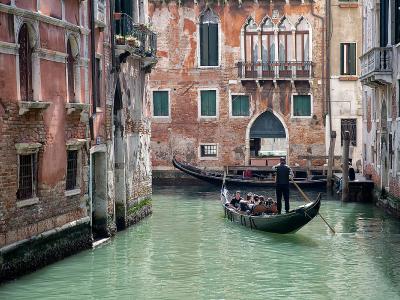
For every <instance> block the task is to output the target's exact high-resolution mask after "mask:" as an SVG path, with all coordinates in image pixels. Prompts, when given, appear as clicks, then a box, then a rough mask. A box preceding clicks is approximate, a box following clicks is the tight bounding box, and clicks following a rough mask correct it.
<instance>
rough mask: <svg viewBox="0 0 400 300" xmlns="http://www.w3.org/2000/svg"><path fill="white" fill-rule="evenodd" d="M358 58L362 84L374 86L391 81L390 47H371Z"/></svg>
mask: <svg viewBox="0 0 400 300" xmlns="http://www.w3.org/2000/svg"><path fill="white" fill-rule="evenodd" d="M360 60H361V76H360V79H361V82H362V83H363V84H365V85H368V86H371V87H375V86H378V85H385V84H390V83H392V63H393V60H392V48H389V47H385V48H384V47H376V48H372V49H371V50H369V51H368V52H367V53H365V54H364V55H362V56H361V58H360Z"/></svg>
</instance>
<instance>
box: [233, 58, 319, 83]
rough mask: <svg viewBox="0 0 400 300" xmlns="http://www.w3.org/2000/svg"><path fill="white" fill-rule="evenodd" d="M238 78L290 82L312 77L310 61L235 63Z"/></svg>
mask: <svg viewBox="0 0 400 300" xmlns="http://www.w3.org/2000/svg"><path fill="white" fill-rule="evenodd" d="M237 67H238V77H239V78H241V79H249V80H251V79H254V80H257V79H261V80H263V79H264V80H268V79H269V80H277V79H278V80H279V79H281V80H292V79H309V78H311V76H312V62H311V61H276V62H244V61H239V62H238V63H237Z"/></svg>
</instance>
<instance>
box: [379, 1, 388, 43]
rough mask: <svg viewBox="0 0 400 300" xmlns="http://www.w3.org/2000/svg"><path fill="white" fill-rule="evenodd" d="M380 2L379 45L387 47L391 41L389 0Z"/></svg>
mask: <svg viewBox="0 0 400 300" xmlns="http://www.w3.org/2000/svg"><path fill="white" fill-rule="evenodd" d="M379 4H380V7H379V22H380V24H379V45H380V46H381V47H386V46H387V45H388V42H389V0H381V1H380V3H379Z"/></svg>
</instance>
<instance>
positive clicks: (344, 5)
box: [339, 2, 358, 8]
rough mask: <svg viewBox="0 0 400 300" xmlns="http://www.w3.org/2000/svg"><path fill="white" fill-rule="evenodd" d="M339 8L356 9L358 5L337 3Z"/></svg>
mask: <svg viewBox="0 0 400 300" xmlns="http://www.w3.org/2000/svg"><path fill="white" fill-rule="evenodd" d="M339 7H340V8H357V7H358V3H357V2H355V3H339Z"/></svg>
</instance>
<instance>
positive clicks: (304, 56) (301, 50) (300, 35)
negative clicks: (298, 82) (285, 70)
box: [295, 18, 311, 77]
mask: <svg viewBox="0 0 400 300" xmlns="http://www.w3.org/2000/svg"><path fill="white" fill-rule="evenodd" d="M295 37H296V39H295V44H296V46H295V52H296V54H295V56H296V61H297V62H300V64H297V65H296V75H297V76H298V77H308V76H309V74H310V67H311V62H310V61H311V58H310V25H309V24H308V23H307V21H306V20H305V19H304V18H301V19H300V20H299V22H298V23H297V26H296V34H295Z"/></svg>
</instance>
